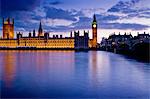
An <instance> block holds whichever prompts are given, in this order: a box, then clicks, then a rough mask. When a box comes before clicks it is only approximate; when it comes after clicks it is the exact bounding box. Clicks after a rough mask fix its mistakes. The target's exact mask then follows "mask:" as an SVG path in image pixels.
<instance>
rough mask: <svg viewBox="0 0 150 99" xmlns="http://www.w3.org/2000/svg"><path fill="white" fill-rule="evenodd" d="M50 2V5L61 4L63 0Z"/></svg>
mask: <svg viewBox="0 0 150 99" xmlns="http://www.w3.org/2000/svg"><path fill="white" fill-rule="evenodd" d="M49 4H50V5H60V4H62V2H60V1H51V2H50V3H49Z"/></svg>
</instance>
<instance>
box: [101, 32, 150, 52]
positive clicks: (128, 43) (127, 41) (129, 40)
mask: <svg viewBox="0 0 150 99" xmlns="http://www.w3.org/2000/svg"><path fill="white" fill-rule="evenodd" d="M149 39H150V35H149V34H145V33H144V34H138V36H135V37H133V36H132V35H131V34H129V35H127V34H126V33H125V34H124V35H120V33H119V35H116V34H113V35H110V36H109V37H108V38H103V39H102V41H101V45H100V47H101V48H102V49H104V50H112V49H118V50H120V49H132V48H133V47H134V46H135V45H136V44H139V43H149Z"/></svg>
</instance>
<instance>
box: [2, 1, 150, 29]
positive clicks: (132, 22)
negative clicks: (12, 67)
mask: <svg viewBox="0 0 150 99" xmlns="http://www.w3.org/2000/svg"><path fill="white" fill-rule="evenodd" d="M0 3H1V10H0V11H1V12H0V13H1V18H2V17H5V18H6V17H13V18H15V31H31V30H33V29H38V26H39V22H40V20H41V21H42V24H43V27H44V30H45V31H70V30H75V29H90V28H91V22H92V16H93V14H94V13H95V14H96V17H97V21H98V26H99V28H101V29H119V30H145V31H149V30H150V5H149V4H150V1H149V0H1V2H0ZM0 29H2V28H0Z"/></svg>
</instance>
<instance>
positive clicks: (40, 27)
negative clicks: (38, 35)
mask: <svg viewBox="0 0 150 99" xmlns="http://www.w3.org/2000/svg"><path fill="white" fill-rule="evenodd" d="M39 29H42V23H41V21H40V26H39Z"/></svg>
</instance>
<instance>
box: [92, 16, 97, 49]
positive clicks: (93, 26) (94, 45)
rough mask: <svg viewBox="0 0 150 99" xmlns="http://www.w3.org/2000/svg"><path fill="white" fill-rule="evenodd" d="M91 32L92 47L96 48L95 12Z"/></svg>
mask: <svg viewBox="0 0 150 99" xmlns="http://www.w3.org/2000/svg"><path fill="white" fill-rule="evenodd" d="M92 34H93V39H92V48H97V21H96V16H95V14H94V17H93V22H92Z"/></svg>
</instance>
